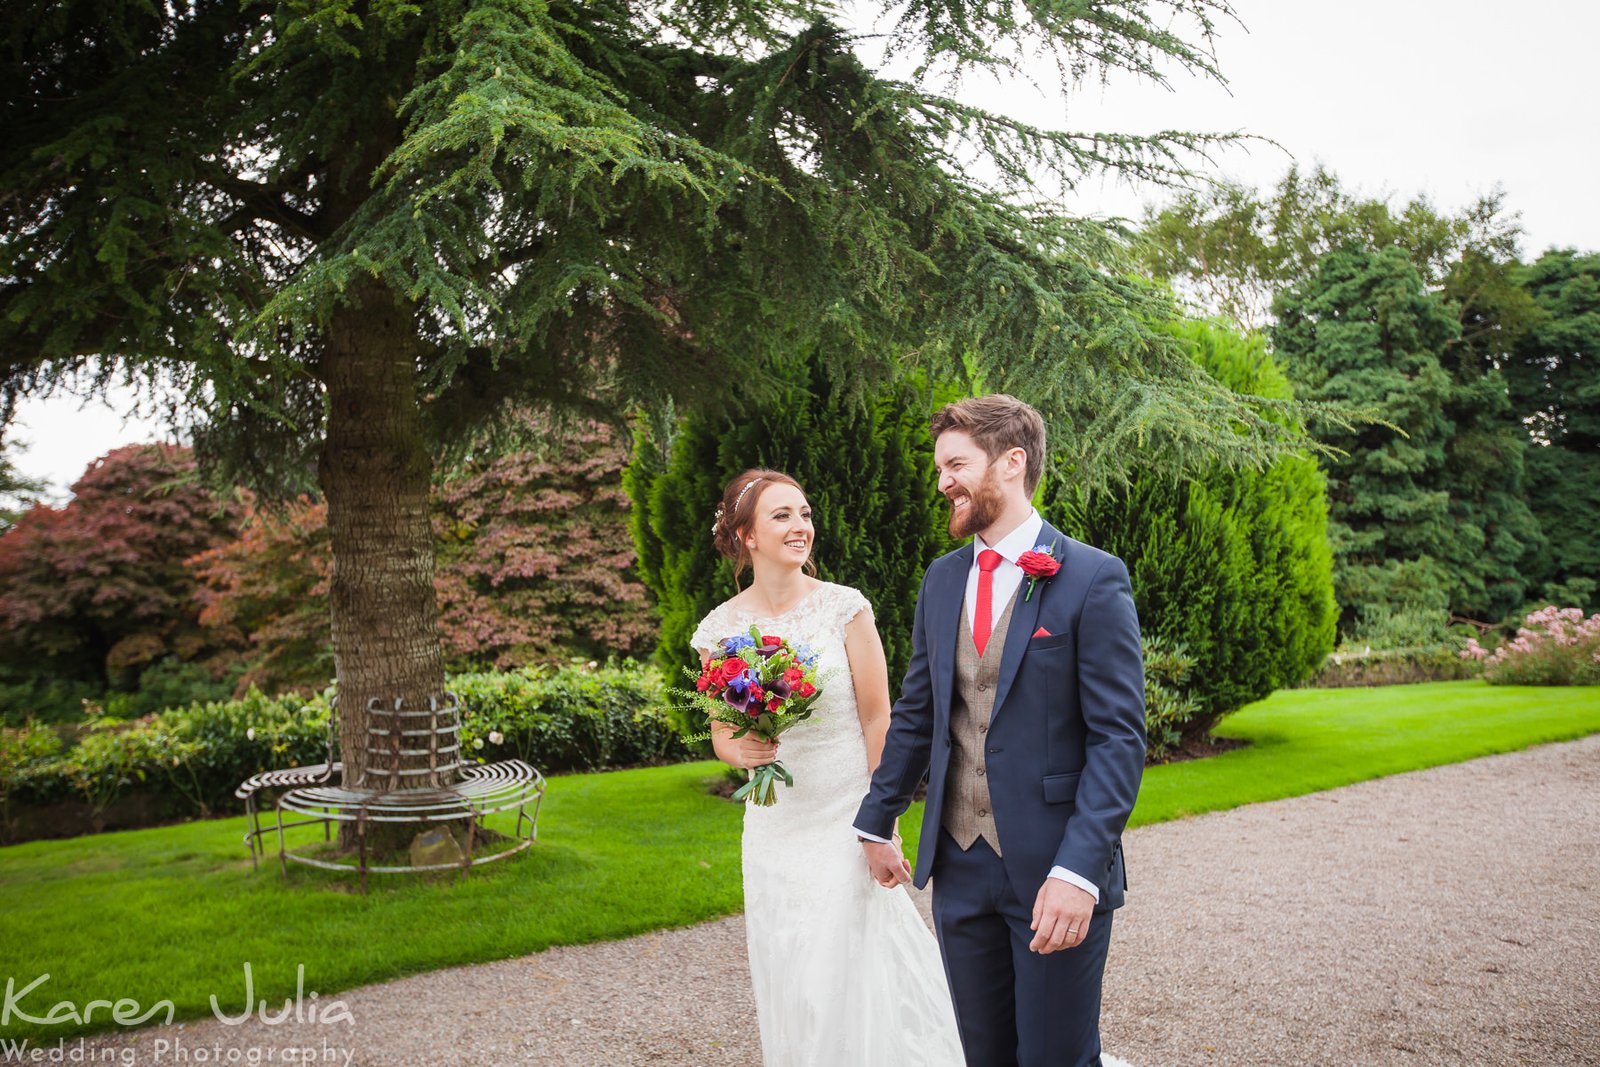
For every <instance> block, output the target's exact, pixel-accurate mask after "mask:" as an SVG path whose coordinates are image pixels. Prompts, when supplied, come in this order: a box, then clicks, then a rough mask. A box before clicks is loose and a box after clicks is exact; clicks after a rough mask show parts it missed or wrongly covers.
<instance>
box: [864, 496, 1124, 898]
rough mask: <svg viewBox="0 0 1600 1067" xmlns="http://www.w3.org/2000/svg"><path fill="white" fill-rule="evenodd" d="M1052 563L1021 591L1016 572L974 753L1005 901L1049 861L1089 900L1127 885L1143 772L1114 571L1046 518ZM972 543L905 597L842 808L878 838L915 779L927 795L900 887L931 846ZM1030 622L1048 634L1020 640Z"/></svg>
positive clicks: (1120, 569)
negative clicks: (886, 687)
mask: <svg viewBox="0 0 1600 1067" xmlns="http://www.w3.org/2000/svg"><path fill="white" fill-rule="evenodd" d="M1040 541H1041V542H1043V543H1045V544H1050V543H1051V542H1052V541H1055V542H1057V543H1058V544H1059V545H1060V546H1061V547H1060V548H1058V549H1057V551H1056V558H1057V559H1059V560H1060V561H1061V570H1060V571H1059V572H1058V573H1057V574H1056V575H1055V577H1053V578H1050V579H1047V580H1041V581H1040V582H1039V584H1038V586H1037V587H1036V588H1035V590H1034V593H1033V596H1032V598H1031V599H1028V600H1024V599H1023V597H1024V596H1025V595H1026V593H1027V588H1028V585H1027V583H1028V580H1027V579H1026V578H1024V579H1023V584H1022V586H1021V589H1020V590H1019V591H1018V593H1017V602H1016V606H1015V607H1014V608H1013V610H1012V616H1011V625H1010V628H1009V630H1008V631H1007V634H1006V643H1005V649H1004V652H1003V654H1002V656H1001V661H1000V680H999V685H998V687H997V688H996V691H995V701H994V710H993V713H992V717H991V719H990V726H989V731H988V734H987V735H986V743H987V752H986V754H985V757H984V761H985V764H986V773H987V775H988V783H989V797H990V801H991V803H992V805H993V808H994V823H995V830H996V832H997V833H998V834H999V836H1000V847H1001V852H1002V853H1003V857H1004V862H1005V868H1006V874H1007V876H1008V877H1009V879H1010V881H1011V884H1012V887H1013V889H1014V890H1015V891H1016V893H1017V897H1018V899H1019V900H1023V901H1031V900H1032V899H1033V898H1034V896H1035V895H1036V894H1037V893H1038V891H1039V887H1040V886H1041V885H1043V884H1044V880H1045V878H1046V877H1047V876H1048V875H1049V873H1050V869H1051V868H1052V867H1056V866H1061V867H1065V868H1067V869H1068V870H1070V871H1072V872H1073V873H1074V874H1077V875H1079V876H1081V877H1083V878H1086V879H1088V880H1089V881H1091V882H1094V883H1095V884H1096V885H1097V886H1099V889H1100V907H1101V908H1116V907H1119V906H1121V904H1122V900H1123V891H1124V890H1125V889H1126V887H1127V881H1126V876H1125V875H1124V872H1123V869H1122V848H1121V835H1122V830H1123V827H1124V826H1125V825H1126V824H1127V821H1128V815H1129V814H1130V813H1131V812H1132V811H1133V803H1134V800H1135V798H1136V797H1137V796H1138V793H1139V779H1140V778H1141V776H1142V775H1143V773H1144V752H1145V729H1144V659H1143V656H1142V654H1141V652H1140V649H1139V619H1138V615H1137V613H1136V612H1135V610H1134V606H1133V594H1132V590H1131V588H1130V587H1129V584H1128V570H1127V568H1126V567H1125V566H1124V565H1123V563H1122V561H1121V560H1120V559H1118V558H1117V557H1115V556H1113V555H1111V554H1109V553H1106V552H1102V551H1100V550H1099V549H1097V548H1092V547H1090V546H1089V545H1086V544H1083V543H1082V542H1081V541H1074V540H1072V539H1071V538H1069V537H1066V536H1065V535H1063V534H1062V533H1061V532H1060V531H1058V530H1056V529H1055V528H1054V527H1053V526H1051V525H1050V524H1049V523H1048V522H1047V523H1045V525H1044V530H1043V532H1042V533H1041V534H1040ZM972 553H973V546H972V545H970V544H969V545H967V546H965V547H963V548H960V549H957V550H956V551H954V552H951V553H949V554H948V555H945V556H941V557H940V558H939V559H937V560H935V561H934V562H933V564H932V565H931V566H930V567H929V568H928V571H927V573H926V574H925V575H924V576H923V579H922V591H921V592H920V593H919V594H918V597H917V612H916V621H915V624H914V628H913V630H912V651H911V665H910V668H909V669H908V670H907V671H906V677H905V682H904V683H903V684H902V686H901V691H900V699H899V700H897V701H895V705H894V711H893V714H892V715H891V717H890V719H889V731H888V737H887V739H886V740H885V742H884V747H883V759H882V760H881V761H880V762H879V764H878V769H877V771H876V772H875V773H874V774H873V776H872V786H871V788H870V790H869V791H868V793H867V796H866V799H865V800H863V801H862V802H861V807H860V810H859V811H858V812H857V813H856V821H855V825H856V827H857V828H858V829H860V830H863V831H865V832H867V833H870V834H875V835H877V836H879V837H884V838H887V837H889V836H890V834H891V832H892V831H893V828H894V820H895V818H896V817H897V816H899V815H900V813H901V812H903V811H905V809H906V807H907V806H908V805H909V804H910V801H911V794H912V791H913V790H914V789H916V787H917V784H918V783H919V782H920V781H921V780H922V777H923V775H924V774H926V775H927V776H928V800H927V809H926V813H925V814H924V816H923V822H922V841H921V845H920V847H919V848H918V850H917V869H916V872H915V877H914V882H915V884H916V885H917V886H918V887H921V886H924V885H926V884H927V881H928V875H929V872H930V871H931V870H932V869H933V861H934V853H935V851H936V850H937V848H938V847H939V826H940V822H941V819H942V813H943V807H944V798H945V778H946V774H947V772H948V770H949V767H950V746H951V738H950V705H951V699H952V695H953V693H954V689H955V661H956V641H957V639H958V637H959V634H958V633H957V631H958V629H959V628H960V622H961V610H962V602H963V600H964V599H965V597H966V589H967V576H968V573H969V572H970V570H971V567H972ZM1040 627H1043V628H1044V629H1046V630H1048V631H1050V635H1049V636H1048V637H1037V638H1036V637H1033V636H1032V635H1033V634H1034V633H1036V632H1037V631H1038V630H1039V629H1040Z"/></svg>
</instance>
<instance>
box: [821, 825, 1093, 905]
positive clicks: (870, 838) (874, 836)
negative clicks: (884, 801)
mask: <svg viewBox="0 0 1600 1067" xmlns="http://www.w3.org/2000/svg"><path fill="white" fill-rule="evenodd" d="M852 829H855V828H854V827H852ZM856 836H857V837H864V838H866V839H867V840H868V841H876V842H877V843H878V844H880V845H892V844H894V842H893V841H890V840H889V839H888V838H887V837H879V836H878V835H877V834H869V833H867V832H866V831H865V830H856ZM1095 899H1097V900H1098V899H1099V898H1098V897H1096V898H1095Z"/></svg>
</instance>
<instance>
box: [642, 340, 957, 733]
mask: <svg viewBox="0 0 1600 1067" xmlns="http://www.w3.org/2000/svg"><path fill="white" fill-rule="evenodd" d="M947 399H953V396H952V397H940V398H938V400H937V403H943V402H944V401H945V400H947ZM934 406H936V400H935V397H934V396H933V394H932V392H931V391H929V390H925V389H924V388H922V387H921V386H918V385H904V386H897V387H894V388H892V389H887V390H885V391H883V392H880V393H878V394H876V395H872V396H866V397H849V396H845V395H842V394H840V393H839V392H837V391H836V390H835V389H834V387H833V384H832V382H830V381H829V379H828V378H827V375H826V374H825V373H824V372H823V371H822V370H821V369H820V368H819V366H818V365H817V363H816V362H815V361H813V362H811V363H810V364H809V365H807V366H804V367H802V368H801V369H800V370H798V371H796V372H791V373H790V374H789V376H788V377H787V379H786V380H785V381H784V382H783V383H782V384H781V386H780V387H779V388H778V389H777V390H775V391H774V393H773V394H772V396H771V399H769V400H767V401H765V402H762V403H758V404H748V405H744V406H742V407H740V408H738V409H737V410H730V411H726V412H724V413H722V414H719V415H710V416H708V415H695V416H691V417H688V418H685V419H683V420H681V421H677V422H673V423H671V424H669V425H666V426H657V427H655V428H654V429H651V428H649V427H645V426H641V427H640V429H639V430H638V432H637V434H636V437H635V447H634V455H633V461H632V463H631V464H630V466H629V468H628V470H627V471H626V472H625V474H624V476H623V477H624V484H625V486H626V487H627V490H628V494H629V496H630V497H632V499H633V509H632V511H631V513H630V519H629V521H630V524H631V526H632V529H633V536H634V542H635V546H636V548H637V550H638V563H637V569H638V573H639V577H640V579H641V580H642V581H643V582H644V584H645V585H646V587H648V588H649V590H650V592H651V595H652V596H653V598H654V600H655V602H656V609H657V612H658V613H659V615H660V617H661V639H660V641H659V643H658V644H657V648H656V657H655V658H656V662H657V663H658V664H660V666H661V667H662V668H663V669H665V670H666V671H667V672H668V676H669V677H670V678H673V679H674V684H679V683H681V681H682V678H681V675H682V672H681V670H680V668H681V667H684V666H692V667H698V663H697V661H696V659H695V655H694V652H693V651H692V650H691V649H690V647H689V638H690V635H692V634H693V633H694V628H695V626H696V625H698V623H699V621H700V619H701V618H702V617H704V615H705V614H706V613H707V612H708V611H710V610H711V609H712V608H714V607H716V606H717V604H719V603H721V602H722V601H724V600H726V599H728V598H729V597H730V596H732V595H733V594H734V593H735V592H736V591H737V587H736V586H735V584H734V580H733V569H732V566H731V564H729V562H728V561H727V560H724V559H722V558H721V557H720V556H718V555H717V553H716V550H715V549H714V548H713V547H712V544H711V523H712V517H713V516H714V514H715V513H716V508H717V501H718V500H719V498H720V496H721V493H722V488H723V486H724V485H726V484H727V481H728V479H730V478H732V477H733V476H734V475H736V474H738V473H739V472H740V471H742V470H745V469H747V468H750V467H770V468H772V469H775V470H781V471H786V472H788V473H789V474H791V475H793V476H794V477H795V479H796V480H797V481H798V482H799V483H800V484H801V485H802V486H804V487H805V491H806V495H807V497H808V499H809V500H810V502H811V506H812V513H813V521H814V523H815V525H816V542H815V546H816V547H815V550H814V553H813V558H814V559H815V561H816V564H817V573H818V576H819V577H821V578H823V579H824V580H827V581H832V582H838V583H840V584H842V585H850V586H854V587H855V588H857V589H859V590H861V592H862V593H863V594H864V595H865V596H866V598H867V600H868V601H869V602H871V604H872V605H873V609H874V614H875V617H876V621H877V626H878V632H879V633H880V634H881V635H882V637H883V644H884V651H885V653H886V654H887V657H888V662H889V678H890V685H891V688H894V689H898V686H899V681H900V679H901V678H902V677H903V676H904V674H905V669H906V665H907V663H908V662H909V660H910V658H911V625H912V616H913V614H914V613H915V610H916V602H917V590H918V589H919V588H920V586H921V582H922V572H923V571H924V570H925V569H926V568H927V566H928V564H929V563H931V562H932V561H933V559H934V558H935V557H936V556H938V555H939V554H940V553H941V552H944V551H947V550H948V549H949V548H950V547H951V542H950V541H949V538H948V536H947V534H946V532H945V530H946V527H945V524H946V521H947V519H946V512H945V508H944V505H943V503H942V502H941V501H940V500H939V497H938V490H937V486H936V484H935V478H934V473H933V442H932V441H931V440H930V439H929V437H928V418H929V415H930V413H931V411H932V409H933V407H934ZM743 581H744V583H745V584H748V583H749V581H750V576H749V574H748V573H746V575H745V576H744V579H743ZM683 725H685V726H690V724H687V723H685V724H683ZM703 725H704V724H703V723H696V724H693V727H692V728H694V729H698V728H700V727H702V726H703Z"/></svg>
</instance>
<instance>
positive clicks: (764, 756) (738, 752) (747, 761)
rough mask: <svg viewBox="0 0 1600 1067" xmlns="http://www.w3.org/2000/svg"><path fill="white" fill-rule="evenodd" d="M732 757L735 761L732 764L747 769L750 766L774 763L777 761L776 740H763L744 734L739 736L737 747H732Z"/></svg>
mask: <svg viewBox="0 0 1600 1067" xmlns="http://www.w3.org/2000/svg"><path fill="white" fill-rule="evenodd" d="M734 759H735V760H736V761H737V762H735V763H734V766H735V767H742V768H744V769H745V770H749V769H750V768H752V767H760V766H762V765H763V764H767V763H776V762H778V742H776V741H763V740H761V739H760V738H759V737H754V736H752V735H750V734H746V735H745V736H743V737H741V738H739V740H738V742H737V747H736V748H735V749H734Z"/></svg>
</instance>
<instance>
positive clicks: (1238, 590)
mask: <svg viewBox="0 0 1600 1067" xmlns="http://www.w3.org/2000/svg"><path fill="white" fill-rule="evenodd" d="M1173 328H1174V330H1175V331H1176V332H1177V333H1178V335H1179V336H1180V337H1182V338H1183V339H1184V340H1185V341H1187V342H1188V343H1189V345H1190V346H1191V351H1192V352H1193V355H1194V358H1195V359H1196V360H1197V361H1199V363H1200V364H1201V366H1203V367H1204V368H1205V370H1206V371H1207V372H1208V373H1210V374H1211V375H1212V376H1213V377H1214V378H1216V379H1217V380H1218V381H1220V382H1222V383H1223V384H1225V385H1227V386H1228V387H1229V388H1231V389H1233V390H1235V391H1236V392H1240V393H1246V394H1250V395H1254V396H1260V397H1265V398H1272V399H1281V398H1287V397H1288V396H1289V395H1290V389H1289V384H1288V381H1287V380H1286V379H1285V377H1284V376H1283V374H1282V372H1281V371H1279V370H1278V368H1277V367H1276V366H1274V364H1273V362H1272V360H1271V358H1270V356H1269V355H1268V354H1267V352H1266V348H1265V345H1264V343H1263V342H1262V340H1261V339H1260V338H1259V337H1257V336H1246V335H1242V334H1240V333H1238V332H1237V331H1234V330H1232V329H1230V328H1228V327H1226V326H1224V325H1221V324H1218V323H1209V322H1190V323H1182V324H1178V325H1176V326H1174V327H1173ZM1044 507H1045V510H1046V512H1047V514H1048V515H1049V517H1050V518H1051V519H1052V520H1053V521H1054V522H1055V523H1056V524H1057V525H1058V526H1059V527H1060V528H1061V529H1062V530H1064V531H1065V532H1067V533H1069V534H1071V535H1072V536H1073V537H1076V538H1078V539H1079V540H1082V541H1086V542H1088V543H1089V544H1091V545H1095V546H1097V547H1099V548H1102V549H1104V550H1105V551H1107V552H1111V553H1113V554H1114V555H1117V556H1120V557H1121V558H1122V560H1123V561H1124V562H1125V563H1126V564H1127V566H1128V572H1129V576H1130V579H1131V581H1132V585H1133V596H1134V602H1135V605H1136V606H1137V608H1138V611H1139V621H1140V626H1141V629H1142V630H1143V631H1144V633H1145V634H1146V635H1148V636H1149V637H1151V638H1152V639H1154V640H1157V641H1160V642H1167V643H1170V644H1171V645H1175V646H1178V647H1181V648H1182V649H1183V650H1184V651H1185V654H1186V655H1187V656H1189V657H1191V658H1192V659H1193V667H1192V669H1191V672H1190V675H1189V681H1188V691H1189V693H1190V694H1191V695H1192V698H1193V702H1194V708H1193V712H1192V714H1191V715H1190V717H1189V718H1188V719H1187V720H1186V721H1183V722H1176V721H1172V722H1167V723H1165V724H1162V726H1161V732H1160V736H1155V737H1152V741H1154V742H1156V743H1157V744H1172V743H1176V740H1177V739H1176V738H1173V739H1172V740H1171V741H1167V740H1165V738H1166V737H1168V736H1169V733H1170V731H1176V732H1177V734H1178V735H1179V736H1181V737H1193V736H1198V735H1202V734H1204V733H1206V732H1207V731H1209V730H1210V729H1211V727H1212V726H1213V725H1215V723H1216V721H1217V720H1218V719H1219V718H1220V717H1221V716H1222V715H1224V714H1226V713H1228V712H1230V711H1233V710H1234V709H1236V708H1239V707H1241V706H1242V705H1244V704H1248V703H1250V702H1252V701H1255V700H1260V699H1261V698H1262V697H1265V696H1266V695H1268V694H1269V693H1271V692H1272V691H1273V690H1275V689H1278V688H1282V687H1285V686H1292V685H1295V684H1297V683H1299V682H1300V681H1302V680H1304V679H1305V678H1306V677H1307V676H1308V675H1310V674H1311V672H1312V671H1314V670H1315V669H1316V667H1317V665H1318V664H1320V663H1321V662H1322V660H1323V657H1324V656H1326V655H1327V653H1328V652H1329V651H1330V650H1331V649H1332V647H1333V639H1334V626H1335V623H1336V620H1337V609H1336V606H1335V603H1334V599H1333V580H1332V553H1331V550H1330V548H1329V545H1328V536H1327V520H1328V511H1327V502H1326V499H1325V496H1324V489H1323V478H1322V475H1321V473H1320V472H1319V471H1318V469H1317V464H1316V461H1315V460H1313V459H1311V458H1310V457H1308V456H1290V457H1286V458H1284V459H1281V460H1279V461H1278V462H1277V463H1275V464H1274V465H1273V466H1271V467H1269V468H1267V469H1265V470H1260V471H1254V470H1228V469H1223V468H1217V469H1214V470H1212V471H1211V472H1209V473H1207V474H1205V475H1203V476H1201V477H1197V478H1194V479H1192V480H1188V481H1179V480H1176V479H1173V478H1171V477H1168V476H1164V475H1160V474H1156V473H1147V474H1141V475H1138V476H1136V477H1135V478H1134V479H1133V481H1132V482H1131V483H1130V484H1127V485H1122V486H1115V487H1112V488H1108V489H1105V490H1101V491H1095V492H1089V491H1087V490H1084V489H1083V488H1081V487H1079V486H1074V485H1070V484H1059V485H1057V486H1056V487H1055V489H1054V491H1053V492H1052V493H1050V494H1049V495H1048V497H1047V500H1046V503H1045V505H1044Z"/></svg>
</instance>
